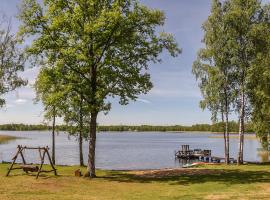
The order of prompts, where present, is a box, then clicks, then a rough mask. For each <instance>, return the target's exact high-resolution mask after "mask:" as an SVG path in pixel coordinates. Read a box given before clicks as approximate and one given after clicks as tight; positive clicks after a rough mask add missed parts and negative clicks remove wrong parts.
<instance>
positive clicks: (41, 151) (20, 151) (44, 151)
mask: <svg viewBox="0 0 270 200" xmlns="http://www.w3.org/2000/svg"><path fill="white" fill-rule="evenodd" d="M17 149H18V150H17V152H16V154H15V156H14V157H13V158H12V160H13V162H12V164H11V166H10V167H9V168H8V172H7V174H6V176H8V175H9V174H10V172H11V171H12V170H17V169H22V170H23V171H25V172H26V173H27V174H28V171H31V172H34V171H36V170H37V175H36V179H38V177H39V175H40V173H49V172H54V175H55V176H57V172H56V168H55V166H54V165H53V162H52V159H51V156H50V153H49V147H48V146H46V147H27V146H24V147H23V146H22V145H18V147H17ZM23 150H38V151H39V157H40V160H41V162H40V165H39V167H37V166H36V167H32V164H28V165H27V163H26V161H25V158H24V155H23ZM19 155H20V156H21V158H22V162H23V165H21V166H20V167H14V164H16V160H17V158H18V156H19ZM46 155H47V156H48V159H49V163H50V165H51V167H52V170H42V167H43V164H44V160H45V156H46Z"/></svg>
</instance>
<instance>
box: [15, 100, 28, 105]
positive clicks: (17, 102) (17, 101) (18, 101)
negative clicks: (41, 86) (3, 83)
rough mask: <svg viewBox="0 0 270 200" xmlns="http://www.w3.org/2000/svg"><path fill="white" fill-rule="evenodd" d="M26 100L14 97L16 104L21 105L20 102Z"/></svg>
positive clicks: (22, 102)
mask: <svg viewBox="0 0 270 200" xmlns="http://www.w3.org/2000/svg"><path fill="white" fill-rule="evenodd" d="M26 102H27V100H26V99H16V100H15V103H16V104H17V105H22V104H25V103H26Z"/></svg>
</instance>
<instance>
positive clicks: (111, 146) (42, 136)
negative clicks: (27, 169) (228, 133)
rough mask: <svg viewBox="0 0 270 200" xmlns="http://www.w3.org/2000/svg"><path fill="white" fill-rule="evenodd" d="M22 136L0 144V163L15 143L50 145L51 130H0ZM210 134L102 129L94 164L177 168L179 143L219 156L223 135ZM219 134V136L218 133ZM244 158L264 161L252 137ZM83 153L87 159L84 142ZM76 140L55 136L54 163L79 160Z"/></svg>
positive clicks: (34, 157) (29, 155)
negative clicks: (176, 158) (176, 154)
mask: <svg viewBox="0 0 270 200" xmlns="http://www.w3.org/2000/svg"><path fill="white" fill-rule="evenodd" d="M1 134H2V135H12V136H18V137H22V138H20V139H16V140H13V141H10V142H9V143H7V144H1V145H0V162H1V161H11V158H12V157H13V156H14V154H15V153H16V150H17V149H16V147H17V145H19V144H20V145H26V146H32V147H33V146H34V147H37V146H49V147H50V146H51V133H50V132H46V131H42V132H38V131H30V132H20V131H0V135H1ZM215 136H216V134H210V133H163V132H147V133H141V132H102V133H98V134H97V149H96V166H97V168H101V169H118V170H119V169H158V168H171V167H180V166H181V165H182V163H181V162H179V161H178V160H175V158H174V151H175V150H177V149H179V148H180V146H181V145H182V144H189V145H190V148H191V149H193V148H201V149H211V150H212V155H213V156H220V157H223V152H224V144H223V138H216V137H215ZM220 136H222V135H220ZM237 144H238V139H236V138H232V139H231V143H230V145H231V146H230V147H231V149H230V150H231V156H232V157H234V158H236V155H237ZM244 145H245V146H244V160H245V161H262V159H263V160H264V161H266V160H267V159H269V155H267V156H266V157H267V158H265V155H264V157H261V155H260V153H259V151H258V150H259V149H260V148H261V145H260V143H259V142H258V141H257V140H255V139H245V144H244ZM83 149H84V156H85V161H87V158H86V156H87V151H88V145H87V142H85V143H84V148H83ZM78 155H79V152H78V141H77V140H76V138H75V137H68V136H67V134H65V133H59V134H58V135H57V136H56V163H57V164H60V165H77V164H78V163H79V156H78ZM25 157H26V161H27V162H29V163H38V162H40V160H39V154H38V152H37V151H33V150H27V151H25Z"/></svg>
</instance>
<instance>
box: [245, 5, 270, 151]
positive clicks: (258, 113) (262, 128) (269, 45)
mask: <svg viewBox="0 0 270 200" xmlns="http://www.w3.org/2000/svg"><path fill="white" fill-rule="evenodd" d="M263 11H264V12H263V14H262V15H261V16H260V17H261V20H262V22H263V23H261V24H260V26H258V27H257V29H256V30H254V31H255V32H256V33H257V38H259V39H257V38H256V39H257V42H258V43H259V44H260V45H258V47H257V48H259V50H260V53H258V54H257V60H256V62H255V63H253V65H252V66H251V69H250V71H249V72H250V73H249V85H248V86H249V96H250V99H251V105H252V108H253V109H252V112H251V115H252V121H253V125H254V130H255V131H256V133H257V135H258V136H259V137H260V138H261V140H262V144H263V146H264V147H265V148H267V147H268V146H269V140H270V138H269V134H270V107H269V105H270V68H269V66H270V35H269V32H270V15H269V13H270V4H267V5H266V6H264V7H263Z"/></svg>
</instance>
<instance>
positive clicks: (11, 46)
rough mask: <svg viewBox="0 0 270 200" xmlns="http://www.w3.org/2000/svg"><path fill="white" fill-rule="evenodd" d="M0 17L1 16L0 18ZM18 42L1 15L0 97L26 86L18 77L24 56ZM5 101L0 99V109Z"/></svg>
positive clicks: (22, 68)
mask: <svg viewBox="0 0 270 200" xmlns="http://www.w3.org/2000/svg"><path fill="white" fill-rule="evenodd" d="M0 17H1V16H0ZM18 44H19V41H18V40H17V38H16V37H15V35H14V34H12V32H11V25H10V21H8V20H6V18H5V16H4V15H3V16H2V18H0V95H1V96H2V95H4V94H6V93H8V92H10V91H13V90H15V89H16V88H18V87H20V86H23V85H26V83H27V82H26V81H25V80H23V79H22V78H20V77H19V76H18V72H20V71H23V70H24V61H25V59H24V55H23V53H22V52H21V51H20V49H19V47H18V46H19V45H18ZM4 104H5V99H4V98H0V107H2V106H3V105H4Z"/></svg>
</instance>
